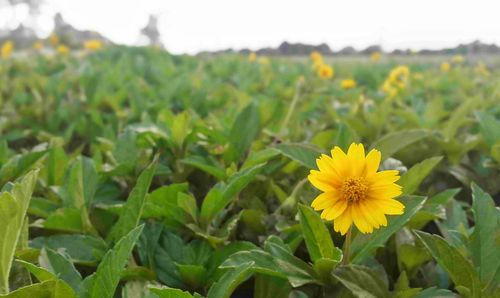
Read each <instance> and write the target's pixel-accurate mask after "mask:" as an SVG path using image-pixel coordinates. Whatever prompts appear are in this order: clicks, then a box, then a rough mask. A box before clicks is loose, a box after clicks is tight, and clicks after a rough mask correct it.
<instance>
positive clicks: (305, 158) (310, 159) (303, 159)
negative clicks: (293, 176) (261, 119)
mask: <svg viewBox="0 0 500 298" xmlns="http://www.w3.org/2000/svg"><path fill="white" fill-rule="evenodd" d="M275 148H276V149H277V150H278V151H279V152H281V154H283V155H284V156H286V157H288V158H290V159H292V160H294V161H296V162H298V163H300V164H302V165H303V166H305V167H306V168H309V169H315V168H316V158H318V156H319V155H320V154H321V152H320V151H319V150H318V149H316V148H314V147H312V146H309V145H305V144H291V143H290V144H286V143H283V144H279V145H277V146H276V147H275Z"/></svg>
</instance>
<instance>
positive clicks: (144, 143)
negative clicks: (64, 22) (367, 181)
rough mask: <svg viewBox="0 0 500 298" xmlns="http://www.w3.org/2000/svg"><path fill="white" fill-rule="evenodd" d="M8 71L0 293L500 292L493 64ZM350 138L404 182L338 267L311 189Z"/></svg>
mask: <svg viewBox="0 0 500 298" xmlns="http://www.w3.org/2000/svg"><path fill="white" fill-rule="evenodd" d="M47 50H49V51H50V49H47ZM14 56H16V55H14ZM20 56H21V55H20ZM22 56H23V59H18V58H17V57H13V58H12V59H1V60H0V80H1V82H5V84H2V85H1V86H0V103H1V104H0V119H2V120H1V121H0V187H1V189H2V192H1V193H0V224H1V225H0V239H2V240H1V241H0V295H4V296H5V295H6V296H7V297H79V298H85V297H89V298H90V297H99V298H101V297H113V298H114V297H141V298H155V297H181V298H184V297H197V298H199V297H214V298H220V297H231V296H235V297H239V296H245V297H246V296H253V297H257V298H271V297H272V298H285V297H287V298H288V297H300V298H307V297H459V296H460V297H486V298H493V297H498V296H499V295H500V287H499V286H498V285H499V284H500V279H499V278H500V274H499V272H500V269H499V268H500V264H499V262H500V261H499V260H500V255H499V252H500V240H499V239H500V234H499V231H500V229H499V218H500V213H499V209H498V207H497V206H496V205H498V196H499V194H500V184H499V183H498V181H500V180H499V179H500V137H499V133H498V131H499V130H498V124H499V123H500V108H499V106H500V105H499V100H498V92H497V89H498V84H497V81H498V78H499V76H500V73H499V72H498V70H497V69H496V68H494V67H493V66H494V65H493V64H491V65H488V68H489V71H490V75H488V76H487V75H480V74H477V73H475V72H474V69H473V67H470V66H469V64H470V63H469V64H468V63H464V64H462V65H460V66H456V65H454V66H453V67H452V69H451V70H450V72H449V73H441V72H439V70H438V67H436V66H437V65H435V64H436V59H437V58H428V57H425V58H422V57H412V58H411V59H408V58H405V57H390V59H382V60H381V61H379V62H378V63H371V62H370V63H368V62H367V61H365V59H364V58H361V59H360V58H359V57H349V58H346V57H336V58H335V59H334V60H335V63H334V64H333V66H334V68H335V76H334V78H332V79H331V80H322V79H320V78H318V77H317V74H316V72H315V71H314V70H313V69H312V67H311V64H310V62H309V61H308V60H307V61H306V59H303V58H300V57H294V58H290V59H288V58H284V57H262V58H264V59H261V60H260V59H259V58H261V57H258V59H257V62H249V61H248V59H247V57H244V56H242V55H240V54H227V55H226V54H225V55H215V56H196V57H194V56H188V55H182V56H174V55H170V54H168V53H167V52H165V51H163V50H159V49H153V48H128V47H119V46H109V47H107V48H105V49H102V50H100V51H96V52H85V54H83V55H68V56H64V57H63V56H60V55H55V56H50V57H49V56H45V55H44V54H40V55H37V56H32V55H29V54H28V55H27V56H24V55H22ZM266 59H267V60H268V62H269V63H267V62H266ZM324 59H325V61H326V62H328V63H330V61H329V59H330V58H329V57H324ZM259 61H261V62H259ZM439 62H441V61H439ZM404 63H406V64H407V66H408V67H409V69H410V75H409V77H408V80H407V84H405V87H404V88H401V90H399V91H398V93H397V95H396V96H394V97H391V98H389V97H388V96H387V94H385V92H384V90H383V88H382V85H383V83H384V81H385V80H386V78H387V75H388V74H389V72H390V71H391V69H393V68H394V67H395V66H397V65H398V64H404ZM344 78H353V79H355V80H356V82H357V87H355V88H353V89H349V90H344V89H342V88H341V86H340V81H341V80H343V79H344ZM352 142H359V143H362V144H364V146H365V149H366V152H368V151H369V150H370V149H372V148H375V149H378V150H380V151H381V153H382V161H381V165H380V170H394V169H395V170H398V171H400V175H401V179H400V180H399V181H397V182H396V183H397V184H399V185H401V186H402V187H403V195H402V196H401V197H398V198H396V200H399V201H400V202H402V203H403V204H404V205H405V211H404V214H402V215H388V216H387V220H388V225H387V226H386V227H380V229H377V230H375V231H374V232H373V233H372V234H367V235H364V234H361V233H359V231H357V229H356V228H355V227H353V231H352V245H351V247H350V248H351V251H350V257H349V259H350V260H346V259H345V258H344V253H343V252H342V250H341V248H345V246H346V238H345V236H342V235H340V234H339V233H336V232H334V231H333V229H332V222H331V221H323V220H322V219H321V217H320V213H319V212H317V211H314V210H313V209H311V208H310V207H309V205H310V204H311V202H312V200H313V198H315V197H316V196H317V191H316V190H314V189H313V187H311V185H310V183H309V182H308V179H307V176H308V174H309V171H310V170H311V169H316V168H317V167H318V165H317V163H316V160H317V159H318V158H319V157H320V155H321V154H322V153H325V154H330V150H331V149H332V148H333V147H334V146H339V147H341V148H342V149H344V150H346V149H347V148H348V147H349V145H350V144H351V143H352ZM33 169H38V170H33ZM471 185H472V186H471ZM35 186H36V187H35ZM32 193H33V195H32ZM471 193H472V197H470V196H469V194H471ZM31 197H32V198H31ZM431 233H432V234H431ZM346 263H348V264H346Z"/></svg>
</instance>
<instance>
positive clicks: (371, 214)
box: [358, 200, 380, 229]
mask: <svg viewBox="0 0 500 298" xmlns="http://www.w3.org/2000/svg"><path fill="white" fill-rule="evenodd" d="M365 201H366V200H365ZM365 201H363V202H359V203H358V209H359V211H360V212H361V214H363V216H364V217H365V219H366V221H367V222H368V223H369V224H370V225H371V226H373V227H374V228H376V229H378V228H379V227H380V223H379V222H378V220H377V218H376V216H375V214H376V213H378V212H377V211H376V210H370V209H369V208H368V206H367V205H366V204H365Z"/></svg>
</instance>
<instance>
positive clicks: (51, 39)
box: [49, 33, 59, 47]
mask: <svg viewBox="0 0 500 298" xmlns="http://www.w3.org/2000/svg"><path fill="white" fill-rule="evenodd" d="M49 42H50V44H51V45H52V46H53V47H55V46H57V45H58V44H59V36H57V35H56V34H55V33H52V34H51V35H50V36H49Z"/></svg>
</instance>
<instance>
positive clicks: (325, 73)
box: [310, 51, 335, 79]
mask: <svg viewBox="0 0 500 298" xmlns="http://www.w3.org/2000/svg"><path fill="white" fill-rule="evenodd" d="M310 57H311V60H312V63H313V69H314V70H315V71H316V73H317V74H318V76H319V77H320V78H322V79H331V78H333V75H334V74H335V71H334V70H333V68H332V67H331V66H330V65H328V64H326V63H325V62H323V56H322V55H321V53H319V52H317V51H314V52H312V53H311V54H310Z"/></svg>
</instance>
